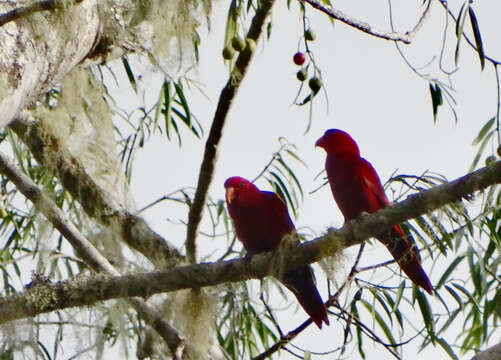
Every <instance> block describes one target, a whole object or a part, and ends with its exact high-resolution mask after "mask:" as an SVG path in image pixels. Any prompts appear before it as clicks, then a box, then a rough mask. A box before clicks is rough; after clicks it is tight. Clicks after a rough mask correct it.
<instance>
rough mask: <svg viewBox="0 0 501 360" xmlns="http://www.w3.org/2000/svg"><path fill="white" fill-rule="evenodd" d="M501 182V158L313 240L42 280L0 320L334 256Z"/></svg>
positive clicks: (7, 300)
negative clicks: (225, 256) (139, 269)
mask: <svg viewBox="0 0 501 360" xmlns="http://www.w3.org/2000/svg"><path fill="white" fill-rule="evenodd" d="M499 182H501V161H497V162H495V163H492V164H490V165H489V166H487V167H484V168H482V169H480V170H477V171H475V172H473V173H470V174H467V175H465V176H463V177H461V178H458V179H456V180H454V181H452V182H449V183H445V184H442V185H439V186H436V187H434V188H432V189H429V190H426V191H422V192H420V193H417V194H413V195H410V196H409V197H408V198H407V199H406V200H405V201H402V202H400V203H396V204H394V205H392V206H391V207H388V208H385V209H382V210H380V211H378V212H376V213H373V214H364V215H362V216H360V217H359V218H357V219H355V220H353V221H350V222H349V223H347V224H345V225H344V226H343V227H342V228H341V229H339V230H336V229H330V230H329V231H328V232H327V234H325V235H324V236H321V237H319V238H316V239H314V240H312V241H309V242H306V243H303V244H300V245H298V246H291V247H290V248H284V249H280V250H278V251H275V252H270V253H263V254H258V255H255V256H253V257H252V258H251V259H247V260H246V259H235V260H230V261H219V262H216V263H201V264H197V265H183V266H178V267H175V268H172V269H168V270H163V271H154V272H150V273H145V274H133V275H124V276H120V277H109V276H104V275H96V276H93V277H88V278H77V279H71V280H68V281H64V282H59V283H56V284H43V285H40V286H36V287H35V288H34V289H32V288H30V289H28V290H26V291H25V292H24V293H19V294H15V295H12V296H7V297H2V298H0V323H2V322H6V321H10V320H14V319H19V318H22V317H27V316H36V315H38V314H41V313H46V312H49V311H54V310H58V309H64V308H68V307H74V306H88V305H92V304H94V303H95V302H98V301H104V300H109V299H114V298H120V297H131V296H140V297H148V296H151V295H153V294H156V293H160V292H169V291H175V290H180V289H186V288H200V287H205V286H214V285H218V284H221V283H224V282H236V281H243V280H248V279H257V278H262V277H264V276H266V275H269V274H272V275H273V274H275V275H277V274H280V273H281V272H283V271H287V270H290V269H293V268H297V267H299V266H304V265H306V264H310V263H313V262H316V261H319V260H320V259H322V258H324V257H327V256H332V255H334V254H336V253H338V252H339V251H341V250H342V249H344V248H345V247H348V246H351V245H355V244H359V243H361V242H363V241H364V240H366V239H368V238H369V237H372V236H375V235H377V234H380V233H381V229H384V228H388V227H390V226H392V225H394V224H398V223H401V222H403V221H406V220H408V219H411V218H414V217H417V216H419V215H422V214H425V213H428V212H431V211H433V210H436V209H438V208H439V207H441V206H444V205H446V204H448V203H450V202H453V201H459V200H461V199H462V198H464V197H466V196H468V195H470V194H472V193H473V192H475V191H478V190H483V189H485V188H487V187H488V186H490V185H493V184H496V183H499Z"/></svg>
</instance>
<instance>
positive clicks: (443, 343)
mask: <svg viewBox="0 0 501 360" xmlns="http://www.w3.org/2000/svg"><path fill="white" fill-rule="evenodd" d="M436 342H437V343H438V345H440V347H441V348H442V349H444V351H445V352H446V353H447V355H449V357H450V358H451V359H454V360H457V359H458V357H457V355H456V354H455V353H454V350H452V347H451V346H450V345H449V343H448V342H447V341H445V340H444V339H443V338H436Z"/></svg>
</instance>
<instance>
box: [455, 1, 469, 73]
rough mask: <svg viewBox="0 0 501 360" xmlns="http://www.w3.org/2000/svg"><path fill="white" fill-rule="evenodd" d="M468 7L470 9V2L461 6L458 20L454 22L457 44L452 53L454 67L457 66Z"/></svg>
mask: <svg viewBox="0 0 501 360" xmlns="http://www.w3.org/2000/svg"><path fill="white" fill-rule="evenodd" d="M469 7H470V1H469V0H467V1H466V2H464V3H463V5H462V6H461V10H459V15H458V19H457V22H456V37H457V43H456V51H455V53H454V62H455V63H456V65H457V63H458V60H459V49H460V47H461V39H462V38H463V29H464V23H465V20H466V10H467V9H468V8H469Z"/></svg>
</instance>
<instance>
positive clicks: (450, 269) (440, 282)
mask: <svg viewBox="0 0 501 360" xmlns="http://www.w3.org/2000/svg"><path fill="white" fill-rule="evenodd" d="M465 257H466V256H465V255H459V256H457V257H456V258H455V259H454V261H453V262H452V263H451V264H450V265H449V266H448V267H447V269H446V270H445V271H444V273H443V274H442V276H441V277H440V279H439V280H438V282H437V284H436V285H435V289H436V290H438V289H440V287H441V286H442V285H443V284H444V283H445V282H446V281H447V280H448V279H449V276H450V275H451V274H452V272H453V271H454V269H455V268H456V267H457V266H458V265H459V263H460V262H461V261H463V259H464V258H465Z"/></svg>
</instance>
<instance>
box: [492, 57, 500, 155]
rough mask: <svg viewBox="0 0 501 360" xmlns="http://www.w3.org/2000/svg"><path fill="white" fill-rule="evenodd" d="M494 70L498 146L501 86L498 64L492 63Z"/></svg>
mask: <svg viewBox="0 0 501 360" xmlns="http://www.w3.org/2000/svg"><path fill="white" fill-rule="evenodd" d="M493 66H494V72H495V73H496V94H497V104H496V131H497V133H498V147H499V146H501V129H500V125H499V121H500V119H499V112H500V111H501V88H500V87H499V86H500V84H499V71H498V65H496V64H493Z"/></svg>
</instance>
